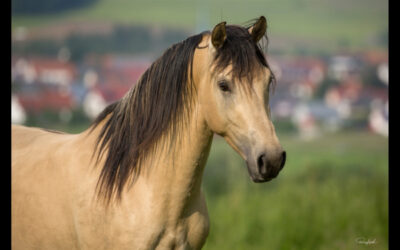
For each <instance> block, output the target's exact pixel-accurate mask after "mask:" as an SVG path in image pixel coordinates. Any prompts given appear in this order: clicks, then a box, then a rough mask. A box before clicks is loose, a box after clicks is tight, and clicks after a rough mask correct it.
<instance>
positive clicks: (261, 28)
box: [249, 16, 267, 42]
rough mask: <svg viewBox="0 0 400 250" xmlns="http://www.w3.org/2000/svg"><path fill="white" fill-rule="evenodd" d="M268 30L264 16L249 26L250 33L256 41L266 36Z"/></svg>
mask: <svg viewBox="0 0 400 250" xmlns="http://www.w3.org/2000/svg"><path fill="white" fill-rule="evenodd" d="M266 31H267V20H266V19H265V17H264V16H260V18H259V19H258V21H257V22H256V23H255V24H254V25H253V26H251V27H250V28H249V33H250V35H251V37H252V38H253V41H254V42H258V41H260V39H261V38H262V37H263V36H264V34H265V32H266Z"/></svg>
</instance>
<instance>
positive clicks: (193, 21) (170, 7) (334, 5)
mask: <svg viewBox="0 0 400 250" xmlns="http://www.w3.org/2000/svg"><path fill="white" fill-rule="evenodd" d="M260 15H265V16H266V17H267V19H268V22H269V26H268V27H269V31H268V32H269V34H270V37H271V38H272V41H273V39H275V38H284V40H286V41H287V40H289V41H290V40H293V39H294V40H295V41H296V42H297V43H302V42H304V43H305V44H309V45H310V46H317V47H320V48H321V49H327V50H330V49H334V48H336V47H337V46H338V43H340V42H341V43H345V44H347V45H348V46H349V47H352V48H359V47H368V46H371V43H374V39H376V37H377V36H379V35H381V34H384V32H385V31H387V30H388V2H387V1H381V0H335V1H328V0H324V1H320V0H249V1H240V0H232V1H229V2H228V1H226V0H215V1H211V0H204V1H195V0H190V1H182V0H169V1H162V0H150V1H148V0H146V1H145V0H135V1H132V0H100V1H99V2H98V3H96V4H95V5H93V6H89V7H87V8H84V9H78V10H73V11H67V12H64V13H61V14H54V15H43V16H13V17H12V26H13V27H17V26H25V27H46V26H48V25H56V24H61V23H65V22H74V23H81V22H111V23H129V24H150V25H157V26H168V27H178V28H184V29H188V30H197V32H199V31H202V30H205V29H210V28H211V27H213V25H215V24H216V23H218V22H220V21H222V20H225V21H227V22H228V23H236V24H243V23H244V22H246V21H248V20H250V19H253V18H256V17H258V16H260ZM199 29H200V30H199ZM279 42H280V40H279V39H278V40H276V43H279ZM276 45H277V44H276Z"/></svg>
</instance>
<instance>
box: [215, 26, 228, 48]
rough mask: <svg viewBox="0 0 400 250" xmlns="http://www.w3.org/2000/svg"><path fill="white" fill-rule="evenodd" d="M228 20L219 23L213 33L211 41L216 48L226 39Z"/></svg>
mask: <svg viewBox="0 0 400 250" xmlns="http://www.w3.org/2000/svg"><path fill="white" fill-rule="evenodd" d="M225 26H226V22H222V23H219V24H217V25H216V26H215V27H214V29H213V31H212V33H211V43H212V45H213V46H214V48H216V49H219V48H221V47H222V45H224V42H225V40H226V27H225Z"/></svg>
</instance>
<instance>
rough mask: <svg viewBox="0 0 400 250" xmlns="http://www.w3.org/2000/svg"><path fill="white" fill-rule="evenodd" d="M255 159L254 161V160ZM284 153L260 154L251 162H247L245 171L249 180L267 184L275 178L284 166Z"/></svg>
mask: <svg viewBox="0 0 400 250" xmlns="http://www.w3.org/2000/svg"><path fill="white" fill-rule="evenodd" d="M254 158H255V159H254ZM285 162H286V152H285V151H280V152H275V153H269V154H268V153H267V152H261V153H259V154H258V156H257V157H253V160H247V161H246V164H247V170H248V171H249V175H250V177H251V179H252V180H253V181H254V182H256V183H260V182H267V181H270V180H272V179H273V178H275V177H277V176H278V174H279V172H280V171H281V170H282V168H283V167H284V166H285Z"/></svg>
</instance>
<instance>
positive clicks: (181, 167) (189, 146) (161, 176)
mask: <svg viewBox="0 0 400 250" xmlns="http://www.w3.org/2000/svg"><path fill="white" fill-rule="evenodd" d="M194 106H195V107H194V109H195V110H192V112H191V114H192V117H191V118H190V122H189V123H188V124H187V125H186V126H185V128H184V129H183V131H181V134H180V137H179V139H178V140H177V142H176V144H175V146H173V149H172V150H169V149H168V147H170V146H172V145H169V144H168V143H167V144H165V146H166V147H164V148H165V149H164V150H162V152H159V153H157V154H154V156H153V157H149V162H148V163H147V164H148V165H149V166H145V167H146V169H148V170H149V171H148V172H147V174H146V173H144V175H145V178H146V182H147V185H150V186H151V187H152V189H153V190H154V192H153V197H155V199H156V200H157V202H158V205H159V206H166V207H165V209H167V210H168V209H169V210H170V211H169V212H170V213H171V214H170V216H171V218H174V217H177V216H179V215H182V212H183V211H184V209H185V208H187V207H188V206H190V205H191V204H193V202H196V201H197V199H198V198H200V196H199V195H200V189H201V182H202V175H203V170H204V166H205V164H206V161H207V158H208V154H209V151H210V148H211V143H212V137H213V133H212V132H211V131H210V130H209V129H208V127H207V125H206V124H205V122H204V120H203V119H202V117H201V115H200V112H198V110H197V108H198V106H197V105H194ZM148 167H149V168H148ZM163 202H164V203H165V204H162V203H163ZM168 206H170V207H168Z"/></svg>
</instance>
